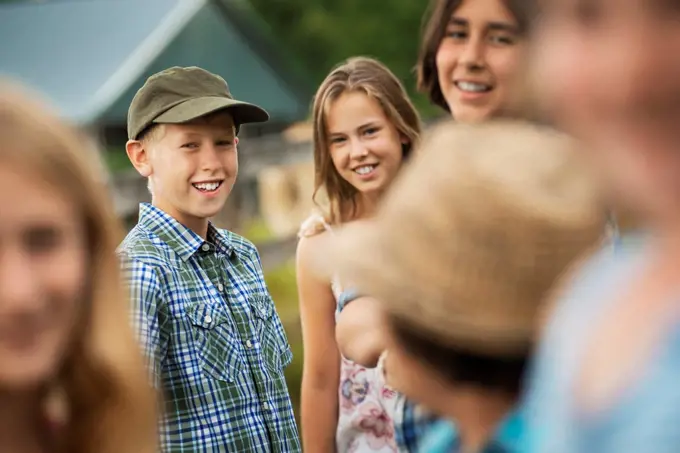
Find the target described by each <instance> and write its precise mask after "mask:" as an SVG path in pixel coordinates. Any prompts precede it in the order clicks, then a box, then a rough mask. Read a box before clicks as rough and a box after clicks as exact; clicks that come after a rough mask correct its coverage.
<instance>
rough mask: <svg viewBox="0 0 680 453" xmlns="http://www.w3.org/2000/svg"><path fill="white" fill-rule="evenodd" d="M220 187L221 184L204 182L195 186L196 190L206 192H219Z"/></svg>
mask: <svg viewBox="0 0 680 453" xmlns="http://www.w3.org/2000/svg"><path fill="white" fill-rule="evenodd" d="M219 186H220V183H219V182H203V183H199V184H194V187H195V188H197V189H198V190H203V191H206V192H212V191H213V190H217V188H218V187H219Z"/></svg>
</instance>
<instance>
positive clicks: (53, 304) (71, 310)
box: [0, 163, 87, 391]
mask: <svg viewBox="0 0 680 453" xmlns="http://www.w3.org/2000/svg"><path fill="white" fill-rule="evenodd" d="M27 181H30V183H29V184H27V183H26V182H27ZM17 189H18V190H17ZM0 206H1V208H0V209H1V210H2V216H1V217H0V363H1V364H2V366H1V367H0V391H2V389H5V390H22V389H25V390H29V389H30V390H35V389H36V387H38V386H39V385H41V384H44V383H46V382H49V381H50V380H52V378H54V377H55V375H56V374H57V373H58V371H59V369H60V366H61V364H62V362H63V360H64V354H65V351H66V349H67V347H68V344H69V342H70V339H71V338H72V336H73V331H74V326H75V324H76V320H77V318H78V312H79V307H80V302H81V301H82V299H83V292H84V282H85V280H86V267H87V266H86V262H87V247H86V244H85V237H86V234H85V231H83V227H82V225H81V223H82V222H81V216H80V214H79V213H78V212H76V210H75V208H74V206H73V203H70V202H69V200H68V198H67V197H66V196H65V195H64V194H63V193H62V192H60V191H59V190H55V187H54V186H52V185H50V184H48V183H47V182H45V181H42V180H41V178H39V177H36V175H35V174H34V172H32V171H30V169H28V168H25V167H23V166H18V165H13V164H7V163H2V164H0Z"/></svg>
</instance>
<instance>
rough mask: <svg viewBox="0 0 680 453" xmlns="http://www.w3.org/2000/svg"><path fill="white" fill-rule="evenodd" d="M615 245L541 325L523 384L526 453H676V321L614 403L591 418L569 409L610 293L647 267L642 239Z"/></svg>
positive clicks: (679, 417)
mask: <svg viewBox="0 0 680 453" xmlns="http://www.w3.org/2000/svg"><path fill="white" fill-rule="evenodd" d="M621 239H622V240H620V241H619V242H618V244H617V245H616V247H615V248H614V250H612V249H611V248H606V249H604V250H603V251H602V252H600V253H599V254H597V255H596V256H595V257H593V258H592V259H591V260H590V261H589V262H588V263H587V264H586V265H585V266H583V267H582V269H581V271H580V273H579V275H577V276H576V278H575V279H574V282H573V284H572V286H571V288H569V289H568V290H567V291H565V293H564V295H563V296H562V298H561V300H560V301H559V302H560V303H559V305H558V306H557V309H556V311H555V313H554V314H553V317H552V319H551V320H550V323H549V324H548V327H547V330H546V334H545V336H544V338H543V340H542V343H541V347H540V349H539V352H538V356H537V360H536V362H535V364H534V367H533V371H532V374H531V379H530V380H529V382H528V383H529V384H530V385H529V388H528V394H527V397H526V402H525V408H526V414H527V419H526V420H527V430H526V435H527V437H526V439H525V441H526V442H527V445H528V448H527V449H526V452H528V453H543V452H550V453H590V452H597V453H641V452H642V453H647V452H649V453H652V452H653V453H675V452H677V451H678V450H679V448H680V429H679V426H680V424H679V422H680V385H678V377H679V376H680V323H678V322H676V323H675V325H674V327H673V328H671V330H670V331H669V332H668V334H667V335H665V336H664V338H663V341H662V342H661V343H660V344H659V345H658V346H657V348H656V353H655V354H653V355H651V356H650V357H648V359H647V361H646V363H645V365H644V372H642V373H641V374H640V375H639V376H638V377H637V378H636V379H635V380H634V381H633V382H631V383H630V384H629V386H628V388H626V389H625V391H624V392H622V393H621V394H620V397H619V398H617V400H616V401H614V402H612V403H610V404H609V406H608V407H606V408H604V409H603V410H601V411H598V412H597V413H590V412H589V413H585V412H583V411H582V410H580V408H579V406H578V405H576V404H574V401H575V398H574V392H573V389H574V387H575V385H576V384H575V382H576V378H577V376H578V375H579V371H580V364H581V358H582V357H583V353H584V351H585V350H586V348H587V343H586V342H587V340H588V339H589V338H590V337H591V333H592V332H593V331H594V330H595V329H597V328H598V321H599V319H600V317H602V316H606V315H607V310H609V309H611V308H612V304H614V303H616V302H617V300H618V299H617V298H616V297H615V293H616V292H617V291H621V290H622V285H625V283H626V282H628V281H631V280H634V279H635V278H636V276H637V275H638V274H639V273H640V272H641V269H643V266H644V265H645V264H646V262H647V257H648V255H647V253H648V248H647V241H646V238H645V237H644V236H636V235H628V236H624V237H622V238H621ZM678 298H680V294H678ZM575 333H576V334H575Z"/></svg>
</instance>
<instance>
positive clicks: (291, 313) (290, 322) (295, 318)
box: [265, 260, 302, 415]
mask: <svg viewBox="0 0 680 453" xmlns="http://www.w3.org/2000/svg"><path fill="white" fill-rule="evenodd" d="M265 280H266V282H267V287H268V288H269V292H270V293H271V295H272V298H273V299H274V303H275V304H276V308H277V311H278V312H279V316H280V317H281V321H282V322H283V327H284V328H285V329H286V334H287V335H288V342H289V343H290V346H291V349H292V350H293V362H292V363H291V364H290V365H289V366H288V368H287V369H286V380H287V381H288V389H289V390H290V396H291V398H292V400H293V406H294V408H295V413H296V414H298V415H299V410H298V409H299V405H300V385H301V383H302V333H301V331H300V316H299V312H298V295H297V284H296V281H295V262H294V260H291V261H289V262H288V263H286V264H284V265H282V266H280V267H278V268H276V269H272V270H270V271H268V272H266V273H265Z"/></svg>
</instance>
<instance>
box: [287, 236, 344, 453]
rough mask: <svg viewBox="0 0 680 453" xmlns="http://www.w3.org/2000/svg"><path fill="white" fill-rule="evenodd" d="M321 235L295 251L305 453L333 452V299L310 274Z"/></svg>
mask: <svg viewBox="0 0 680 453" xmlns="http://www.w3.org/2000/svg"><path fill="white" fill-rule="evenodd" d="M323 234H326V233H321V234H319V235H316V236H312V237H302V238H301V239H300V243H299V245H298V250H297V284H298V294H299V301H300V319H301V322H302V339H303V344H304V367H303V371H302V401H301V427H302V442H303V446H304V450H305V451H309V452H315V453H316V452H320V453H329V452H335V448H336V447H335V436H336V430H337V424H338V387H339V384H340V354H339V352H338V347H337V344H336V342H335V298H334V297H333V293H332V291H331V285H330V282H328V281H323V280H321V279H319V278H318V277H317V276H316V275H314V274H313V273H312V269H313V264H312V257H313V251H314V247H315V244H316V242H317V241H318V238H319V237H320V236H323Z"/></svg>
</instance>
